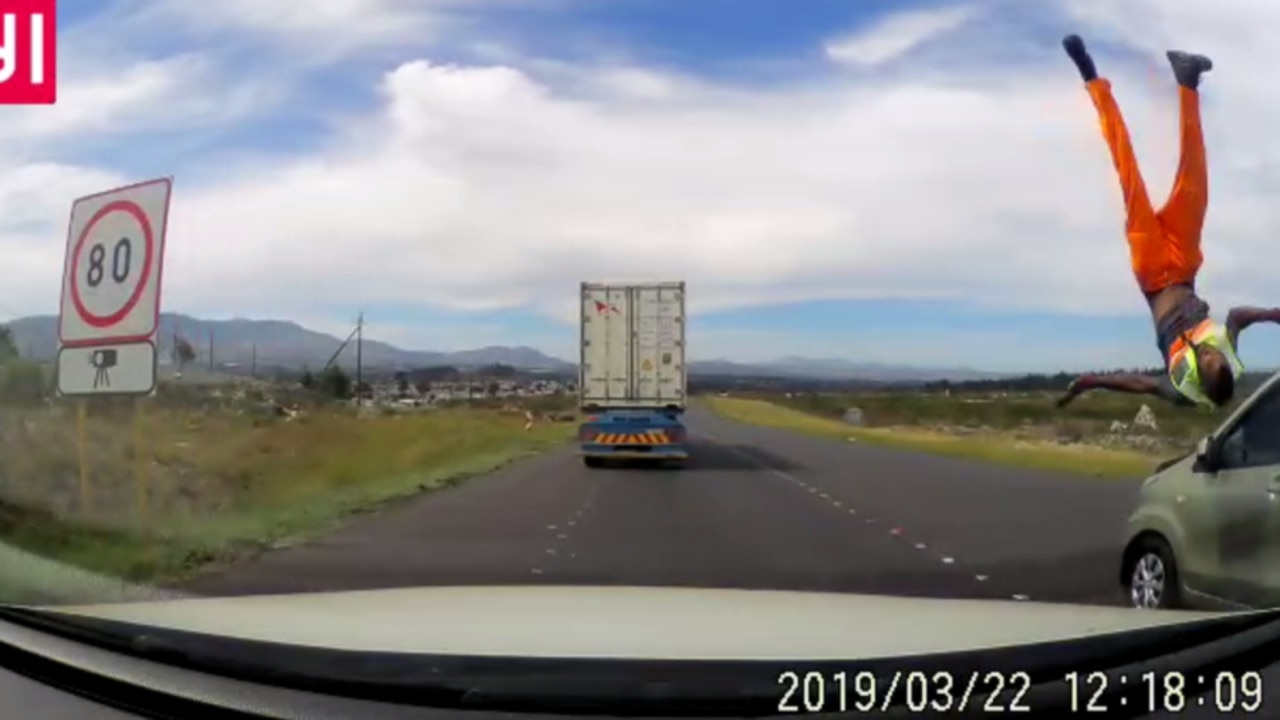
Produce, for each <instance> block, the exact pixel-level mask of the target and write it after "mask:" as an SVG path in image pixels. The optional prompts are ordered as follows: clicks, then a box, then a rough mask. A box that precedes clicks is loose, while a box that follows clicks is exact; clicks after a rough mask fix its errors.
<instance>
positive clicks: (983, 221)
mask: <svg viewBox="0 0 1280 720" xmlns="http://www.w3.org/2000/svg"><path fill="white" fill-rule="evenodd" d="M236 4H237V3H232V5H236ZM268 4H270V3H268ZM357 5H359V4H358V3H351V4H347V5H343V4H341V3H339V4H337V5H335V6H334V9H333V12H335V13H337V12H338V10H340V9H343V8H345V10H344V12H347V11H352V12H353V10H352V8H355V7H357ZM393 5H394V4H390V3H388V4H386V7H393ZM379 6H382V4H379ZM394 7H396V8H400V9H402V10H403V9H404V8H409V7H410V6H409V5H394ZM422 7H426V6H422ZM1058 7H1059V9H1062V10H1063V11H1064V12H1068V13H1072V14H1074V16H1075V17H1076V24H1075V26H1074V29H1077V30H1078V31H1079V32H1081V33H1082V34H1083V35H1084V36H1085V37H1086V38H1093V37H1097V38H1099V40H1103V39H1106V40H1108V41H1110V42H1129V41H1130V39H1131V38H1136V40H1133V42H1136V43H1139V46H1138V47H1137V48H1136V49H1137V50H1139V51H1141V52H1142V53H1144V54H1142V55H1141V56H1140V57H1141V58H1144V59H1140V60H1138V61H1137V62H1135V61H1133V60H1132V58H1131V56H1129V55H1125V54H1121V53H1114V52H1108V51H1107V48H1106V47H1104V46H1101V45H1100V48H1099V50H1098V53H1099V58H1098V60H1099V64H1100V66H1101V67H1102V68H1103V70H1104V72H1106V73H1108V74H1110V75H1111V76H1112V78H1113V79H1114V82H1115V89H1116V93H1117V95H1118V97H1119V100H1120V102H1121V104H1122V107H1123V108H1124V110H1125V112H1126V115H1127V117H1128V119H1129V123H1130V127H1131V129H1132V131H1133V134H1134V139H1135V142H1136V143H1137V146H1138V150H1139V153H1140V155H1141V158H1142V160H1143V162H1144V172H1145V174H1146V176H1147V179H1148V182H1149V184H1150V188H1151V192H1152V195H1153V196H1154V197H1155V198H1156V199H1157V201H1159V200H1160V199H1161V198H1162V196H1163V194H1164V193H1165V190H1166V189H1167V188H1168V187H1169V186H1170V179H1171V175H1172V170H1173V167H1174V166H1175V164H1176V151H1177V144H1176V102H1175V100H1176V93H1175V92H1174V86H1173V82H1172V79H1171V78H1170V77H1169V75H1168V71H1167V68H1166V67H1165V66H1164V65H1163V64H1162V63H1163V59H1162V57H1161V56H1160V54H1159V53H1158V52H1157V51H1158V50H1159V49H1160V48H1163V47H1164V46H1165V45H1166V44H1169V45H1175V44H1177V43H1174V42H1173V40H1174V39H1175V38H1185V40H1183V41H1182V42H1181V44H1182V45H1185V46H1186V47H1188V48H1189V49H1193V50H1204V51H1207V52H1210V53H1211V54H1213V55H1214V58H1215V61H1216V62H1217V63H1218V66H1217V68H1216V69H1215V71H1214V73H1212V74H1211V75H1210V76H1209V78H1208V80H1206V86H1205V90H1204V97H1205V108H1204V116H1205V123H1206V127H1207V131H1208V133H1209V138H1208V141H1209V144H1210V155H1211V163H1212V173H1213V191H1212V196H1213V206H1212V208H1211V210H1210V217H1209V222H1208V226H1207V227H1206V233H1205V238H1206V244H1207V245H1206V253H1207V257H1208V262H1207V265H1206V269H1205V273H1204V279H1203V283H1202V286H1203V288H1204V290H1205V291H1206V292H1207V293H1208V294H1209V296H1210V299H1211V300H1215V298H1221V299H1220V300H1217V301H1216V302H1215V305H1219V304H1220V303H1223V302H1226V300H1227V298H1241V299H1248V300H1252V301H1255V302H1266V301H1268V300H1269V297H1270V296H1272V295H1274V292H1273V290H1272V285H1273V283H1272V281H1271V280H1270V278H1269V277H1268V275H1267V274H1266V273H1265V272H1263V271H1262V270H1261V268H1266V267H1269V266H1271V265H1273V264H1275V263H1276V261H1280V250H1277V249H1276V246H1275V243H1274V237H1275V227H1276V226H1277V222H1276V221H1277V219H1280V210H1278V209H1277V208H1276V207H1275V204H1274V202H1273V200H1272V192H1271V188H1273V187H1277V186H1280V166H1277V165H1276V164H1275V163H1276V160H1277V159H1280V138H1277V137H1276V136H1275V134H1274V133H1273V132H1271V126H1272V125H1274V124H1275V122H1277V119H1280V99H1277V98H1278V96H1277V95H1276V94H1275V93H1274V92H1272V90H1271V89H1270V87H1269V85H1268V82H1267V78H1266V75H1265V73H1262V74H1259V73H1258V72H1255V71H1256V70H1257V69H1258V68H1265V67H1270V66H1272V65H1274V64H1276V61H1280V48H1276V47H1275V46H1274V44H1273V43H1271V42H1270V36H1269V35H1267V34H1266V31H1265V28H1267V27H1270V26H1272V25H1274V24H1276V23H1278V22H1280V5H1275V4H1273V3H1261V2H1255V3H1235V4H1231V5H1224V6H1222V7H1216V6H1215V9H1214V11H1213V12H1209V11H1208V10H1206V9H1204V8H1203V7H1200V6H1198V5H1196V4H1194V3H1191V2H1190V0H1161V2H1159V3H1156V2H1155V1H1154V0H1140V1H1135V2H1133V3H1129V4H1126V5H1125V6H1124V8H1123V9H1115V8H1116V4H1114V3H1104V2H1092V1H1089V2H1076V0H1073V1H1072V2H1071V3H1062V4H1060V5H1059V6H1058ZM210 12H215V13H222V12H223V11H222V10H212V11H210ZM262 12H270V13H274V12H276V11H275V10H270V11H262ZM951 12H955V13H959V12H961V11H959V10H957V11H951ZM226 13H228V14H227V15H226V17H227V18H231V19H234V18H232V15H230V14H229V13H230V11H229V10H228V11H226ZM340 14H341V13H339V15H340ZM326 17H328V18H330V19H329V20H325V18H326ZM345 17H352V16H345ZM908 17H911V16H908ZM957 17H958V16H957ZM241 20H242V21H244V22H249V21H250V20H252V18H241ZM227 21H228V22H230V21H231V20H227ZM254 21H255V22H256V20H254ZM308 22H311V23H313V26H312V29H315V25H314V24H315V23H320V24H321V25H323V24H324V23H332V24H333V26H335V27H336V26H337V25H339V24H341V21H340V20H334V19H332V16H328V15H325V16H323V17H321V18H318V19H317V18H313V19H311V20H308ZM913 22H916V23H917V27H918V26H919V21H918V20H916V21H913ZM895 23H896V24H895ZM904 23H905V24H904ZM262 24H263V25H264V26H270V25H271V23H268V22H266V21H265V20H263V22H262ZM909 25H910V23H907V22H906V21H903V20H897V21H887V22H885V23H884V24H882V25H880V26H879V30H878V31H877V32H879V33H880V36H879V37H877V36H874V35H873V36H867V37H864V38H863V39H864V40H866V41H867V45H866V47H872V48H874V47H880V48H882V50H881V51H880V57H887V56H886V55H885V52H887V51H885V50H883V48H891V47H899V48H903V49H905V47H906V46H904V45H903V41H902V40H901V38H902V37H904V36H906V35H907V33H905V32H904V31H903V30H902V28H903V27H908V26H909ZM934 27H939V26H938V25H937V21H935V25H934ZM1005 31H1007V29H1003V30H1002V32H1005ZM924 35H927V33H925V34H924ZM924 35H922V34H921V33H920V32H917V33H916V35H915V36H914V37H917V38H921V39H923V37H924ZM979 35H981V33H979ZM950 37H951V36H949V35H939V36H936V37H935V38H934V42H936V43H943V44H945V43H947V42H950V41H952V40H949V39H948V38H950ZM895 38H897V39H896V40H895ZM1000 40H1001V38H999V37H975V36H974V35H973V34H972V33H966V34H965V35H964V42H965V43H966V46H965V48H966V50H967V51H969V52H971V53H972V55H971V56H970V57H971V60H970V61H969V62H967V63H966V64H965V66H964V67H963V70H961V69H959V68H954V69H953V68H951V67H949V66H925V65H919V64H913V63H912V59H911V58H912V56H911V55H909V54H908V55H904V56H902V57H901V60H902V63H901V64H900V68H899V70H898V71H896V72H895V73H894V74H893V76H892V77H877V78H871V79H858V78H852V77H844V78H823V79H814V80H811V81H809V82H804V83H798V84H796V85H793V86H791V87H777V86H769V87H760V88H755V89H752V88H744V87H742V86H740V85H736V86H718V85H716V84H714V83H712V82H711V81H709V80H705V79H703V80H697V79H693V78H688V77H678V76H673V75H671V74H670V73H666V72H662V71H659V70H655V69H653V68H647V67H642V66H634V67H627V66H617V65H610V66H606V67H589V66H566V65H565V64H564V63H563V62H560V63H554V64H550V65H549V64H546V63H534V62H523V61H521V60H519V59H518V58H519V57H520V56H519V54H518V53H514V54H508V55H505V56H504V57H507V58H508V62H509V64H507V65H503V64H494V65H491V66H475V67H468V66H450V65H444V64H438V63H435V62H432V61H429V60H420V61H416V62H410V63H405V64H401V65H399V66H398V67H394V68H392V69H390V70H389V72H387V74H386V75H385V77H384V79H383V80H382V83H381V86H380V87H381V99H382V105H381V106H380V107H379V108H378V110H377V112H376V113H373V114H371V115H369V116H368V117H365V118H363V119H362V120H360V121H359V122H356V123H354V124H345V125H342V126H341V127H342V128H343V129H342V130H341V131H340V132H339V134H337V135H335V136H333V137H330V138H329V139H328V141H327V142H326V143H325V144H324V145H323V146H322V147H320V148H318V149H316V150H314V151H312V152H308V153H307V154H306V155H300V156H297V157H295V158H292V159H288V158H286V159H283V160H281V159H279V158H278V157H276V158H275V159H272V160H270V161H267V160H263V161H261V162H259V163H250V164H248V165H247V166H244V167H243V168H242V169H240V170H236V171H228V172H224V173H222V174H221V176H220V177H219V178H218V179H217V180H216V181H209V182H206V183H204V184H199V183H193V182H188V181H186V180H184V176H183V175H182V174H181V173H178V177H177V182H176V185H175V199H174V207H173V214H172V218H171V225H170V244H169V248H168V251H167V259H168V264H167V268H166V273H165V283H166V291H165V297H166V303H167V304H168V306H169V307H170V308H171V309H174V310H180V311H186V312H192V313H197V314H207V315H230V314H241V315H254V316H263V315H271V316H280V317H305V316H308V315H310V314H314V313H315V308H317V307H325V308H331V307H350V308H351V310H350V312H351V313H354V311H355V310H356V309H358V308H359V307H361V306H364V307H369V306H373V305H375V304H381V305H398V306H413V305H415V304H421V305H428V304H439V305H445V306H452V307H455V308H464V309H494V308H502V307H514V306H521V305H527V306H532V307H534V308H538V309H541V310H542V311H544V312H545V313H547V314H548V315H552V316H555V317H558V318H561V319H565V320H569V319H571V318H572V317H573V315H574V299H573V298H574V289H575V288H576V285H577V283H578V282H579V281H581V280H584V279H591V280H629V279H684V280H686V281H688V282H689V283H690V288H691V300H690V302H691V306H692V307H693V308H694V309H695V310H696V311H698V312H707V311H711V310H715V309H723V308H730V307H744V306H753V305H761V304H770V303H777V302H784V301H799V300H808V299H817V298H828V299H833V298H872V297H881V298H882V297H913V298H919V297H933V298H954V299H957V300H965V301H971V302H979V303H986V304H989V305H991V306H997V307H1004V308H1009V307H1017V308H1020V309H1026V310H1033V309H1052V310H1063V311H1067V312H1077V313H1095V312H1096V313H1126V314H1130V313H1137V312H1141V301H1140V300H1139V298H1138V295H1137V292H1136V290H1135V288H1134V287H1133V280H1132V278H1131V276H1130V273H1129V270H1128V255H1127V251H1126V249H1125V246H1124V240H1123V235H1122V226H1123V219H1122V208H1121V202H1120V196H1119V191H1118V188H1117V184H1116V181H1115V178H1114V172H1113V170H1112V168H1111V164H1110V159H1109V157H1108V156H1107V152H1106V148H1105V145H1104V144H1103V142H1102V139H1101V137H1100V136H1099V133H1098V128H1097V120H1096V117H1095V115H1094V112H1093V108H1092V106H1091V105H1090V103H1089V100H1088V97H1087V95H1086V94H1085V92H1084V90H1083V88H1082V87H1081V86H1080V83H1079V80H1078V78H1077V77H1076V75H1075V73H1074V69H1073V68H1072V67H1071V65H1070V63H1069V61H1068V60H1067V59H1066V58H1065V57H1064V56H1063V55H1062V53H1061V50H1060V49H1059V48H1058V47H1057V46H1056V43H1054V44H1048V43H1046V44H1045V47H1044V53H1045V58H1044V59H1043V61H1041V62H1034V63H1030V64H1025V65H1017V64H1008V63H1005V62H1003V61H1000V62H997V61H996V58H995V56H992V58H991V59H990V61H989V62H984V58H986V55H984V54H983V53H984V52H986V50H985V48H998V45H999V41H1000ZM877 43H878V44H877ZM894 43H896V45H895V44H894ZM992 52H994V51H992ZM872 55H874V53H872ZM858 56H859V57H863V58H865V57H869V55H867V54H866V53H865V52H864V53H863V54H861V55H858ZM494 57H497V56H494ZM174 62H176V61H174ZM160 66H163V67H175V65H172V64H171V65H167V66H166V65H164V64H163V62H162V64H161V65H160ZM177 66H181V65H180V63H179V65H177ZM137 73H140V75H134V76H133V77H135V78H137V77H145V72H143V71H142V70H138V71H137ZM125 77H126V78H128V77H130V76H129V75H127V74H126V75H125ZM138 82H139V83H141V81H138ZM141 84H142V85H143V86H147V85H146V83H141ZM147 87H151V88H152V91H151V93H150V95H147V97H151V98H156V97H172V96H173V92H172V91H171V89H172V88H174V87H177V85H175V84H174V83H172V82H168V83H166V82H153V83H152V85H150V86H147ZM190 87H194V86H189V88H190ZM158 88H159V89H158ZM161 89H163V91H162V90H161ZM104 92H105V91H104ZM117 92H118V93H119V95H120V96H122V97H123V96H127V95H128V91H126V90H124V89H119V90H117ZM138 92H141V91H138ZM202 93H203V91H201V92H190V93H189V94H190V95H191V96H192V100H191V101H192V102H194V103H196V105H195V107H199V106H200V105H199V103H200V102H204V103H209V102H210V101H209V99H208V98H207V97H204V96H203V94H202ZM195 98H199V100H197V99H195ZM68 102H69V103H72V104H71V105H69V106H68V107H69V108H73V109H74V108H75V107H76V105H75V104H74V101H73V100H68ZM210 111H212V110H210ZM68 112H69V113H70V112H71V111H70V110H68ZM83 117H84V116H83V115H81V114H79V113H71V114H70V115H68V118H69V119H66V120H64V121H60V122H65V123H67V124H68V125H69V126H70V125H75V126H76V127H82V128H86V130H85V132H88V131H91V130H94V129H95V128H94V127H92V125H91V124H90V125H89V126H86V125H85V123H89V122H90V120H84V119H81V118H83ZM131 122H135V123H136V122H141V120H140V119H137V118H135V119H134V120H131ZM77 123H78V124H77ZM99 130H101V131H104V132H105V129H101V128H99ZM26 132H28V133H32V134H38V132H39V131H38V129H35V128H32V127H28V128H27V130H26ZM29 136H30V135H29ZM220 157H221V156H218V155H211V156H209V158H208V159H209V160H210V161H211V162H215V163H217V162H219V161H220ZM0 162H3V160H0ZM33 162H34V160H32V161H29V162H27V163H25V164H24V165H22V166H10V167H8V168H4V167H3V166H0V171H3V172H0V202H5V201H7V200H9V199H10V198H16V197H19V196H20V195H18V194H16V193H20V192H26V193H27V194H26V195H24V196H21V197H24V198H26V199H25V200H23V204H24V206H25V207H26V208H29V209H28V210H24V212H25V213H27V215H32V214H33V213H34V214H35V215H39V214H41V213H50V212H52V210H45V209H44V208H54V209H56V208H58V207H66V206H67V205H68V204H69V201H70V199H71V198H72V197H74V195H75V193H74V192H72V190H71V187H72V186H75V185H76V183H81V184H84V183H88V182H99V181H102V182H105V181H106V180H107V179H108V178H109V177H111V176H112V175H113V173H111V171H109V170H107V171H96V170H75V169H71V168H67V169H66V170H65V172H68V173H72V174H73V175H74V177H75V178H76V179H74V180H71V179H68V180H65V181H64V180H60V179H59V180H56V181H55V180H51V181H50V182H49V183H48V185H47V186H46V187H45V188H44V189H43V190H40V189H39V188H36V189H35V190H33V189H31V188H32V183H31V182H30V181H29V178H31V177H33V175H32V173H36V174H37V175H38V173H39V172H52V171H51V170H47V169H46V170H41V169H39V168H40V166H38V165H37V166H33V165H32V163H33ZM33 167H34V168H35V169H33ZM23 173H25V174H23ZM102 173H106V174H105V175H104V174H102ZM23 177H25V178H28V181H27V182H26V184H25V185H24V183H23V181H22V180H21V178H23ZM15 178H17V179H15ZM23 188H26V190H25V191H24V190H23ZM32 193H34V195H33V194H32ZM24 217H25V216H24ZM33 217H34V216H32V217H26V220H25V221H24V222H27V223H28V224H29V223H30V222H34V219H33ZM9 222H10V221H6V223H5V224H4V225H0V261H3V262H6V263H11V266H16V267H19V268H23V269H24V270H23V277H22V278H21V279H20V280H19V281H18V282H17V283H16V284H15V285H6V291H5V293H4V294H3V297H4V302H3V303H0V310H2V309H9V308H12V311H14V312H37V311H48V310H50V309H51V308H53V307H55V304H56V297H57V291H56V283H57V278H58V273H57V270H58V269H60V267H61V259H60V257H59V255H60V251H61V239H60V237H58V236H59V235H60V234H61V233H62V232H65V231H64V230H61V229H60V228H59V225H60V224H61V223H63V222H65V219H61V218H60V219H59V221H58V224H56V225H51V226H50V227H51V228H52V230H51V231H50V232H51V237H52V239H51V240H50V241H49V242H48V243H47V250H44V251H42V252H41V253H36V252H35V251H33V250H31V249H30V248H31V247H33V245H32V238H33V237H34V233H33V231H32V230H31V228H30V227H28V226H23V227H22V228H21V229H17V228H16V226H15V227H14V228H11V229H12V231H11V232H10V231H6V230H5V228H6V227H9ZM344 322H345V321H344Z"/></svg>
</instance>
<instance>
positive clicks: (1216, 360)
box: [1196, 345, 1236, 407]
mask: <svg viewBox="0 0 1280 720" xmlns="http://www.w3.org/2000/svg"><path fill="white" fill-rule="evenodd" d="M1196 367H1198V368H1199V369H1200V389H1201V390H1203V391H1204V394H1205V395H1206V396H1207V397H1208V398H1209V400H1210V401H1212V402H1213V404H1214V405H1217V406H1218V407H1222V406H1223V405H1226V404H1227V403H1229V402H1231V397H1232V396H1233V395H1235V392H1236V376H1235V373H1233V372H1232V371H1231V361H1229V360H1227V356H1226V355H1224V354H1223V353H1222V351H1221V350H1219V349H1217V348H1215V347H1213V346H1211V345H1198V346H1196Z"/></svg>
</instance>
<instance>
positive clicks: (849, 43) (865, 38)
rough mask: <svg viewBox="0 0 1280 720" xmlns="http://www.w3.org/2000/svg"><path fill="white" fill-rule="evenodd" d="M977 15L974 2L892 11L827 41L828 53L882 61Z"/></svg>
mask: <svg viewBox="0 0 1280 720" xmlns="http://www.w3.org/2000/svg"><path fill="white" fill-rule="evenodd" d="M973 15H974V8H973V7H972V6H961V7H953V8H947V9H944V10H919V11H913V12H904V13H901V14H897V15H890V16H889V17H887V18H886V19H884V20H883V21H881V22H879V23H876V24H874V25H872V26H871V27H869V28H867V29H865V30H862V31H859V32H857V33H855V34H853V35H850V36H847V37H844V38H840V39H838V40H834V41H831V42H829V43H827V45H826V53H827V57H828V58H831V59H832V60H836V61H839V62H844V63H850V64H852V65H860V66H865V67H872V66H875V65H881V64H883V63H886V62H889V61H890V60H894V59H895V58H898V57H901V56H903V55H905V54H906V53H908V52H910V51H911V50H913V49H914V48H916V47H919V46H920V45H922V44H924V43H926V42H928V41H929V40H931V39H933V38H935V37H938V36H940V35H942V34H944V33H947V32H950V31H952V30H955V29H956V28H958V27H960V26H961V25H962V24H964V23H965V22H966V21H968V20H969V19H970V18H972V17H973Z"/></svg>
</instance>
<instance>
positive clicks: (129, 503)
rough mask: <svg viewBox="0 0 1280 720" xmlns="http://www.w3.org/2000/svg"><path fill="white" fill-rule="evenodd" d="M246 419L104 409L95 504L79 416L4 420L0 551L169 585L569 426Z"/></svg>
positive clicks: (518, 416)
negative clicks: (81, 457)
mask: <svg viewBox="0 0 1280 720" xmlns="http://www.w3.org/2000/svg"><path fill="white" fill-rule="evenodd" d="M248 407H249V409H246V407H240V408H235V407H230V406H228V405H227V404H225V403H224V404H223V405H221V406H218V405H217V403H214V404H213V406H209V405H205V406H201V407H198V408H193V407H184V406H176V407H175V406H172V405H169V406H166V405H165V404H164V403H163V402H155V403H149V404H148V406H147V407H145V408H144V411H143V413H142V416H141V419H140V420H139V419H138V417H137V415H135V412H134V411H133V409H132V408H131V407H130V406H129V405H127V404H119V403H117V404H114V405H111V404H102V405H100V406H98V407H95V408H94V409H93V410H92V411H91V412H90V413H89V417H88V422H87V426H86V432H85V435H84V437H85V441H86V442H85V446H84V447H85V450H86V456H87V463H86V466H87V468H88V469H89V474H88V480H89V484H88V488H89V494H88V499H89V501H90V502H89V504H88V505H87V506H85V505H83V504H82V503H81V497H82V496H81V492H80V490H81V486H80V475H79V469H80V468H79V463H78V462H77V449H78V445H77V423H76V415H75V413H74V412H73V411H72V408H71V407H67V406H62V405H57V406H54V407H43V406H41V407H26V408H18V409H14V408H6V409H4V410H3V411H0V451H3V452H0V539H3V540H4V541H6V542H7V543H9V544H11V545H12V546H15V547H17V548H20V549H24V550H28V551H30V552H32V553H34V554H36V555H39V556H42V557H44V558H49V559H53V560H57V561H60V562H63V563H67V564H70V565H72V566H74V567H76V568H81V569H84V570H88V571H92V572H97V573H102V574H105V575H108V576H112V577H117V578H123V579H126V580H132V581H139V582H145V583H151V584H154V583H172V582H176V581H178V580H180V579H182V578H184V577H188V576H190V575H191V574H192V573H194V572H198V571H201V570H204V569H208V568H210V567H211V566H216V565H219V564H222V563H229V562H234V561H236V560H239V559H242V558H244V557H245V556H247V555H251V554H253V553H256V552H260V551H262V550H263V549H266V548H270V547H273V546H278V545H282V544H288V543H291V542H294V541H297V540H299V539H302V538H306V537H310V536H313V535H315V534H317V533H321V532H323V531H324V530H326V529H328V528H331V527H333V526H335V525H336V524H338V523H341V522H342V521H343V520H344V519H346V518H349V517H350V516H351V515H353V514H356V513H361V512H368V511H371V510H375V509H377V508H379V507H382V506H384V505H385V504H387V503H390V502H394V501H396V500H399V499H402V498H406V497H408V496H413V495H417V494H419V493H422V492H426V491H430V490H434V489H439V488H443V487H448V486H450V485H453V484H456V483H458V482H460V481H461V480H463V479H465V478H467V477H470V476H474V475H478V474H482V473H485V472H488V471H490V470H493V469H495V468H497V467H499V466H501V465H503V464H505V463H507V462H510V461H511V460H514V459H517V458H519V457H522V456H525V455H529V454H532V453H536V452H539V451H542V450H545V449H547V448H550V447H553V446H555V445H558V444H561V443H563V442H565V441H567V440H568V439H569V438H571V437H572V435H573V433H574V430H575V428H576V426H575V425H574V424H572V423H567V422H546V421H539V422H538V423H535V424H534V426H533V428H532V429H531V430H530V431H528V432H526V431H525V430H524V422H525V419H524V415H523V412H519V411H516V410H515V409H514V408H506V409H502V408H450V409H441V410H426V411H420V412H413V413H395V414H373V415H367V416H363V417H357V416H356V413H355V412H354V411H353V410H352V409H351V408H347V407H340V408H338V407H333V406H328V407H326V406H318V407H315V408H313V409H312V410H310V411H307V412H304V413H303V414H301V415H299V416H298V417H295V418H291V419H284V418H279V417H270V416H267V415H264V414H263V413H261V412H255V411H254V410H253V409H252V405H250V406H248ZM135 422H137V423H139V424H138V425H134V423H135ZM136 438H141V439H142V443H141V446H140V448H138V449H140V452H137V451H136V449H135V445H134V441H135V439H136ZM140 478H142V480H140ZM140 487H146V488H148V490H149V492H148V493H146V494H145V495H140V494H139V492H138V489H139V488H140ZM144 498H145V503H144V502H143V499H144ZM10 584H12V583H10ZM4 585H5V577H4V574H3V572H2V571H0V588H3V587H4Z"/></svg>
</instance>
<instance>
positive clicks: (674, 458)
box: [578, 408, 689, 467]
mask: <svg viewBox="0 0 1280 720" xmlns="http://www.w3.org/2000/svg"><path fill="white" fill-rule="evenodd" d="M578 439H579V442H580V443H581V446H582V458H583V462H585V463H586V464H587V466H588V467H598V466H601V465H604V464H605V463H607V462H609V461H611V460H614V461H630V462H635V461H639V462H652V463H663V464H678V463H683V462H684V461H685V460H687V459H688V458H689V448H688V443H687V431H686V430H685V426H684V411H683V410H682V409H679V408H672V409H668V410H659V409H654V408H633V409H626V408H611V409H608V410H599V411H596V412H588V414H587V415H586V416H585V417H584V418H583V422H582V424H581V425H580V426H579V428H578Z"/></svg>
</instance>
